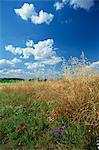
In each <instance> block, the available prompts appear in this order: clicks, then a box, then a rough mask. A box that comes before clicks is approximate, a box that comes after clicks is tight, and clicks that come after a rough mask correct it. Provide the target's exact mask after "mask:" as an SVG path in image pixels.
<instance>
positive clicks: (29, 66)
mask: <svg viewBox="0 0 99 150" xmlns="http://www.w3.org/2000/svg"><path fill="white" fill-rule="evenodd" d="M25 65H26V66H27V69H40V68H43V67H45V65H44V64H42V63H40V62H35V63H30V62H27V63H25Z"/></svg>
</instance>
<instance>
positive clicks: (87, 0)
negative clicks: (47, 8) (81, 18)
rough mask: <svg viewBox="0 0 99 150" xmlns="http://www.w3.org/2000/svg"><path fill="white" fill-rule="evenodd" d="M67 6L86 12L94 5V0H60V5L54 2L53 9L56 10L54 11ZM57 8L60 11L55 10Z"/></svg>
mask: <svg viewBox="0 0 99 150" xmlns="http://www.w3.org/2000/svg"><path fill="white" fill-rule="evenodd" d="M59 4H60V5H61V6H60V7H59ZM67 4H68V5H69V6H70V7H73V8H74V9H78V8H82V9H85V10H87V11H88V10H90V8H91V7H93V6H94V5H95V0H62V2H61V3H60V2H56V3H55V4H54V7H55V8H56V10H60V9H62V8H63V7H64V6H65V5H67ZM58 7H59V8H60V9H57V8H58Z"/></svg>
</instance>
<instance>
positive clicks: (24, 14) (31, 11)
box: [14, 3, 36, 20]
mask: <svg viewBox="0 0 99 150" xmlns="http://www.w3.org/2000/svg"><path fill="white" fill-rule="evenodd" d="M14 11H15V13H16V14H17V15H19V16H20V17H21V18H22V19H23V20H28V19H29V18H31V16H32V15H36V12H35V8H34V5H33V4H28V3H24V5H23V6H22V7H21V8H19V9H14Z"/></svg>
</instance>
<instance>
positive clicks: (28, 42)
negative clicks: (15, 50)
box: [26, 40, 34, 47]
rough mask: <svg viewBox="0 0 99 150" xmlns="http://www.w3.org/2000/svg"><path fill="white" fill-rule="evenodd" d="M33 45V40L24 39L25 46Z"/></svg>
mask: <svg viewBox="0 0 99 150" xmlns="http://www.w3.org/2000/svg"><path fill="white" fill-rule="evenodd" d="M33 45H34V42H33V41H32V40H28V41H26V46H27V47H32V46H33Z"/></svg>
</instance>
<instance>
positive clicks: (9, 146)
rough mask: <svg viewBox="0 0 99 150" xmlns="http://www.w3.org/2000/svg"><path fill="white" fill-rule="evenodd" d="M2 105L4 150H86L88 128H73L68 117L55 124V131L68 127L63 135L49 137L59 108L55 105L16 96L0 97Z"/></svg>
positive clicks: (0, 129) (0, 127)
mask: <svg viewBox="0 0 99 150" xmlns="http://www.w3.org/2000/svg"><path fill="white" fill-rule="evenodd" d="M0 101H1V102H0V110H1V111H0V133H1V135H0V141H1V143H0V144H1V150H4V149H6V150H21V149H24V150H34V149H37V150H40V149H43V150H47V149H51V148H53V149H59V148H60V149H61V150H62V149H64V150H65V149H66V150H67V149H68V150H71V149H75V150H83V149H84V147H85V143H86V142H85V141H86V133H85V128H84V127H82V126H81V124H80V123H76V122H73V123H72V124H71V123H70V120H69V118H68V117H67V116H60V117H59V118H58V119H56V120H55V121H53V124H54V129H59V130H60V127H61V125H62V123H64V124H65V128H64V129H63V131H64V132H63V133H57V134H54V133H49V131H50V130H54V129H53V127H52V125H51V124H50V121H49V119H48V118H49V116H50V114H51V113H53V112H54V110H55V108H56V104H54V102H48V101H44V100H39V101H37V100H35V99H31V98H28V99H23V97H21V96H18V95H15V94H10V95H9V94H0ZM3 103H4V104H3ZM87 138H88V137H87Z"/></svg>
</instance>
